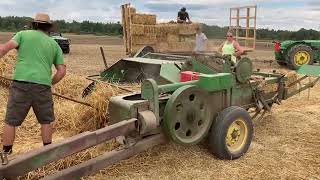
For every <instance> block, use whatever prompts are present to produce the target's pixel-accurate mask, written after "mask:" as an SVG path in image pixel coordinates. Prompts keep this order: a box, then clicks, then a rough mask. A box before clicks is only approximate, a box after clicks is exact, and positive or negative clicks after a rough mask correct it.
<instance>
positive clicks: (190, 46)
mask: <svg viewBox="0 0 320 180" xmlns="http://www.w3.org/2000/svg"><path fill="white" fill-rule="evenodd" d="M168 45H169V51H170V52H186V51H190V52H191V51H193V50H194V48H195V42H168Z"/></svg>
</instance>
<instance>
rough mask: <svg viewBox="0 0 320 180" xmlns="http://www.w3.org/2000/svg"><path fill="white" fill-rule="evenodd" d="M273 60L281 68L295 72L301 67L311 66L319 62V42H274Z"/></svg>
mask: <svg viewBox="0 0 320 180" xmlns="http://www.w3.org/2000/svg"><path fill="white" fill-rule="evenodd" d="M274 44H275V46H274V50H275V60H276V61H277V63H278V64H279V65H281V66H287V67H289V68H290V69H293V70H297V69H299V68H300V67H301V66H302V65H305V64H309V65H312V64H314V63H317V62H319V61H320V51H319V49H320V41H319V40H302V41H291V40H288V41H283V42H278V41H277V42H274Z"/></svg>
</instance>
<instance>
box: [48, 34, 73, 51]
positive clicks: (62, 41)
mask: <svg viewBox="0 0 320 180" xmlns="http://www.w3.org/2000/svg"><path fill="white" fill-rule="evenodd" d="M50 36H51V37H52V38H53V39H54V40H55V41H56V42H57V43H58V44H59V46H60V48H61V49H62V51H63V53H65V54H69V53H70V39H68V38H66V37H63V36H62V34H61V33H57V32H51V33H50Z"/></svg>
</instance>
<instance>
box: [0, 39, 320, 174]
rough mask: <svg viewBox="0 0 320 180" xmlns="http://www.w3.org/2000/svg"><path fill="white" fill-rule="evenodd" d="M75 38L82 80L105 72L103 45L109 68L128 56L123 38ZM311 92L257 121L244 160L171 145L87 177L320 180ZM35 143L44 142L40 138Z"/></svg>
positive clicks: (318, 119) (318, 95)
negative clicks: (102, 53) (100, 48)
mask: <svg viewBox="0 0 320 180" xmlns="http://www.w3.org/2000/svg"><path fill="white" fill-rule="evenodd" d="M2 35H3V34H0V37H1V36H2ZM70 37H71V41H72V42H73V44H72V46H71V54H70V55H66V63H67V66H68V70H69V71H71V72H73V73H76V74H78V75H80V76H85V75H91V74H96V73H98V72H99V71H101V70H102V69H103V62H102V60H101V56H100V52H99V49H98V48H99V47H100V46H103V47H104V49H105V51H106V54H107V59H108V63H110V64H113V63H114V62H116V61H117V60H119V59H120V58H121V57H124V56H125V53H124V48H123V46H122V45H121V42H122V40H121V39H115V38H110V37H92V36H76V35H73V36H70ZM7 38H8V37H7ZM0 39H5V38H0ZM80 42H85V44H79V43H80ZM249 56H250V57H252V58H257V59H260V60H269V59H272V58H273V52H272V51H266V50H258V51H256V52H254V53H252V54H250V55H249ZM255 66H256V68H262V69H267V70H272V69H279V68H280V67H279V66H278V65H276V64H272V65H271V66H270V65H269V64H264V63H255ZM1 91H3V89H1ZM2 93H4V92H1V93H0V95H1V94H2ZM310 94H311V95H310V97H311V98H310V99H309V100H308V99H307V98H308V93H307V92H304V93H302V94H301V95H300V96H296V97H294V98H292V99H289V100H287V101H285V102H283V104H282V105H281V106H275V107H274V108H273V111H272V113H270V114H267V115H266V116H265V117H264V118H263V119H262V120H260V121H256V122H255V132H254V139H253V143H252V146H251V148H250V150H249V152H248V153H247V154H246V155H245V156H244V157H242V158H240V159H239V160H235V161H221V160H218V159H216V158H215V157H214V156H212V155H211V154H210V153H209V152H208V150H207V148H206V145H205V143H203V144H202V145H199V146H194V147H188V148H185V147H182V146H179V145H175V144H172V143H170V144H168V145H163V146H159V147H155V148H153V149H151V150H149V151H147V152H145V153H142V154H140V155H138V156H136V157H133V158H131V159H129V160H126V161H124V162H121V163H119V164H117V165H115V166H113V167H111V168H108V169H105V170H102V171H101V172H100V173H98V174H96V175H94V176H91V177H88V178H86V179H181V180H182V179H183V180H184V179H320V151H319V149H320V138H319V137H320V131H319V129H320V111H319V109H320V103H319V100H320V87H319V86H317V87H316V88H314V89H313V90H311V93H310ZM0 109H1V111H4V110H5V107H4V106H2V105H1V107H0ZM0 118H1V119H2V117H0ZM37 134H38V132H37ZM18 135H19V134H18ZM20 136H23V135H21V134H20ZM26 139H27V138H26ZM33 141H39V144H41V142H40V139H39V138H37V139H35V140H33ZM17 146H18V145H17Z"/></svg>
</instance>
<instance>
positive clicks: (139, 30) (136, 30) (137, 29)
mask: <svg viewBox="0 0 320 180" xmlns="http://www.w3.org/2000/svg"><path fill="white" fill-rule="evenodd" d="M144 29H145V28H144V25H141V24H132V25H131V34H132V35H143V34H144Z"/></svg>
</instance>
